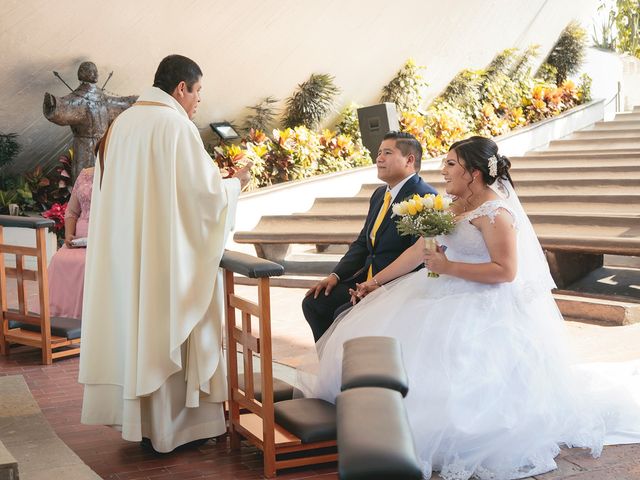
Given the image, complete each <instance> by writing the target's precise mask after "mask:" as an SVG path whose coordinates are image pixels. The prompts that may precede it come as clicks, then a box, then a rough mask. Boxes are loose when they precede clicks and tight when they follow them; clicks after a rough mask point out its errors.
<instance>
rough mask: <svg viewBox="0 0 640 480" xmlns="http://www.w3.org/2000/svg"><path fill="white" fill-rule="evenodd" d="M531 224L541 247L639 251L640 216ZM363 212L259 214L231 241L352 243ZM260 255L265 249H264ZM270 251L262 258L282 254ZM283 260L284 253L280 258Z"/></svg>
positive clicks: (536, 217)
mask: <svg viewBox="0 0 640 480" xmlns="http://www.w3.org/2000/svg"><path fill="white" fill-rule="evenodd" d="M530 218H531V222H532V224H533V227H534V230H535V232H536V234H537V235H538V238H539V239H540V243H541V244H542V246H543V247H545V248H547V249H550V250H554V251H574V252H581V253H602V254H621V255H640V216H638V215H631V216H619V215H618V216H608V215H562V214H557V213H551V212H548V213H543V214H531V215H530ZM363 222H364V215H335V214H327V215H317V214H310V213H303V214H297V215H271V216H264V217H262V219H261V220H260V222H259V223H258V225H256V227H255V228H254V229H253V230H251V231H247V232H237V233H236V234H235V236H234V240H235V241H236V242H237V243H260V244H262V245H263V248H265V247H264V246H265V245H266V246H267V248H268V246H269V245H290V244H310V245H322V244H328V245H335V244H348V243H351V242H353V241H354V240H355V239H356V238H357V236H358V234H359V233H360V230H361V229H362V225H363ZM265 254H266V252H265ZM283 254H284V253H283V252H278V253H275V252H272V253H271V254H270V256H268V257H267V258H271V259H272V260H275V261H279V259H276V258H273V257H274V256H276V255H283ZM285 258H286V257H285Z"/></svg>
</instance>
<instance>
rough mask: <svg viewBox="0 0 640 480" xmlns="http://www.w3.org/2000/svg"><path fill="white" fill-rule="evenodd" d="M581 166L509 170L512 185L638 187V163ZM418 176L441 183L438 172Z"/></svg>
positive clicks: (426, 172) (525, 167) (560, 165)
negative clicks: (624, 183)
mask: <svg viewBox="0 0 640 480" xmlns="http://www.w3.org/2000/svg"><path fill="white" fill-rule="evenodd" d="M582 163H583V165H581V166H577V165H576V166H565V163H564V162H562V163H558V162H556V163H555V164H554V165H553V166H552V167H546V168H542V167H539V166H536V167H531V166H528V165H527V166H524V165H523V166H520V167H514V168H512V169H511V178H512V179H513V181H514V183H516V184H517V185H520V183H521V182H523V181H530V180H544V181H556V180H558V179H563V180H569V179H582V180H587V179H592V180H599V179H602V178H608V179H621V178H627V179H631V178H635V179H637V180H638V181H639V183H638V185H640V161H638V162H637V163H634V164H633V165H615V166H611V165H600V164H596V163H595V162H594V163H592V164H587V165H584V162H582ZM420 176H421V177H422V179H423V180H424V181H425V182H428V183H431V184H433V183H437V182H441V181H442V175H441V174H440V171H439V170H438V171H435V170H431V171H427V170H423V171H421V172H420Z"/></svg>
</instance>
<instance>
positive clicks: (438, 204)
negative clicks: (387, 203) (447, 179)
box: [392, 194, 456, 237]
mask: <svg viewBox="0 0 640 480" xmlns="http://www.w3.org/2000/svg"><path fill="white" fill-rule="evenodd" d="M450 204H451V200H450V199H449V198H448V197H443V196H442V195H432V194H426V195H424V196H423V197H421V196H420V195H413V196H412V197H409V198H408V199H406V200H404V201H402V202H400V203H396V204H394V205H393V207H392V208H393V213H394V214H395V215H397V216H398V217H399V218H398V220H396V228H397V229H398V233H399V234H400V235H413V236H419V237H435V236H437V235H448V234H449V233H451V232H453V229H454V228H455V226H456V223H455V215H454V214H453V212H451V210H449V205H450Z"/></svg>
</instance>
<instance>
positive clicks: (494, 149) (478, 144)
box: [449, 135, 513, 186]
mask: <svg viewBox="0 0 640 480" xmlns="http://www.w3.org/2000/svg"><path fill="white" fill-rule="evenodd" d="M449 150H450V151H451V150H455V152H456V154H457V155H458V162H459V163H460V164H461V165H462V166H463V167H464V168H465V170H467V171H468V172H469V173H472V172H473V171H474V170H477V171H479V172H480V173H481V174H482V180H483V181H484V183H486V184H487V185H493V183H494V182H495V181H496V180H497V179H498V178H501V179H503V180H508V181H509V183H510V184H511V185H512V186H513V181H512V180H511V175H510V174H509V169H510V168H511V161H510V160H509V159H508V158H507V157H505V156H504V155H500V154H499V153H498V145H497V144H496V142H494V141H493V140H491V139H490V138H486V137H481V136H478V135H476V136H473V137H469V138H466V139H464V140H460V141H459V142H456V143H454V144H453V145H451V148H450V149H449ZM494 159H495V160H494ZM463 162H464V163H463ZM492 163H493V171H492V165H491V164H492Z"/></svg>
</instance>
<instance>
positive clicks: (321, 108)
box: [283, 73, 340, 129]
mask: <svg viewBox="0 0 640 480" xmlns="http://www.w3.org/2000/svg"><path fill="white" fill-rule="evenodd" d="M333 81H334V77H333V76H331V75H328V74H326V73H314V74H312V75H311V76H310V77H309V80H307V81H306V82H304V83H301V84H300V85H298V88H297V90H296V91H295V92H294V93H293V95H291V97H289V98H288V99H287V106H286V110H285V115H284V122H283V123H284V127H285V128H294V127H297V126H299V125H304V126H305V127H307V128H310V129H315V128H317V127H318V126H319V125H320V122H321V121H322V120H323V119H324V118H325V117H326V116H327V114H328V113H329V112H330V111H331V110H332V109H333V104H334V101H335V97H336V96H337V95H338V93H340V89H339V88H338V87H337V86H336V85H335V83H334V82H333Z"/></svg>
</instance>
